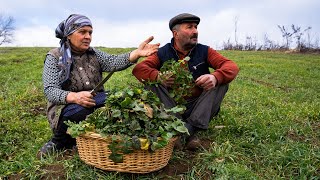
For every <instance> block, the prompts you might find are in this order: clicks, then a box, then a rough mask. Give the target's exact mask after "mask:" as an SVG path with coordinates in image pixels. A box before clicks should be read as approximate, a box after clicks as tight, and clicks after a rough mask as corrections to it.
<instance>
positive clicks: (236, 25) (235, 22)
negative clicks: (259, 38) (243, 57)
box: [234, 16, 239, 46]
mask: <svg viewBox="0 0 320 180" xmlns="http://www.w3.org/2000/svg"><path fill="white" fill-rule="evenodd" d="M238 20H239V18H238V16H236V17H235V18H234V42H235V43H236V46H237V45H238V37H237V31H238Z"/></svg>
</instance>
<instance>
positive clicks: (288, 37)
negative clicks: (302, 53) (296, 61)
mask: <svg viewBox="0 0 320 180" xmlns="http://www.w3.org/2000/svg"><path fill="white" fill-rule="evenodd" d="M278 28H279V29H280V31H281V33H282V37H284V38H285V39H286V45H285V48H286V49H289V48H290V44H291V36H292V35H293V34H294V32H289V30H287V29H286V28H285V27H284V26H280V25H278Z"/></svg>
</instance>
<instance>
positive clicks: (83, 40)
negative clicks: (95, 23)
mask: <svg viewBox="0 0 320 180" xmlns="http://www.w3.org/2000/svg"><path fill="white" fill-rule="evenodd" d="M68 39H69V41H70V44H71V47H72V49H74V50H76V51H79V52H84V51H86V50H87V49H88V48H89V47H90V43H91V39H92V27H91V26H83V27H81V28H79V29H78V30H76V31H75V32H74V33H72V34H71V35H69V36H68Z"/></svg>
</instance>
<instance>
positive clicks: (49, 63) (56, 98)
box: [42, 54, 70, 104]
mask: <svg viewBox="0 0 320 180" xmlns="http://www.w3.org/2000/svg"><path fill="white" fill-rule="evenodd" d="M57 62H58V60H57V59H55V57H54V56H52V55H50V54H48V55H47V56H46V59H45V62H44V68H43V74H42V81H43V88H44V94H45V96H46V97H47V99H48V101H50V102H52V103H55V104H67V102H66V97H67V95H68V93H69V92H70V91H65V90H62V81H61V77H60V76H59V72H60V70H59V67H58V63H57Z"/></svg>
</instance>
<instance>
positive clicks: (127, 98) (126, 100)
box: [120, 97, 133, 108]
mask: <svg viewBox="0 0 320 180" xmlns="http://www.w3.org/2000/svg"><path fill="white" fill-rule="evenodd" d="M132 102H133V101H132V99H131V98H130V97H126V98H125V99H124V100H123V101H122V102H121V103H120V105H121V107H122V108H126V107H128V106H129V105H131V103H132Z"/></svg>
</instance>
